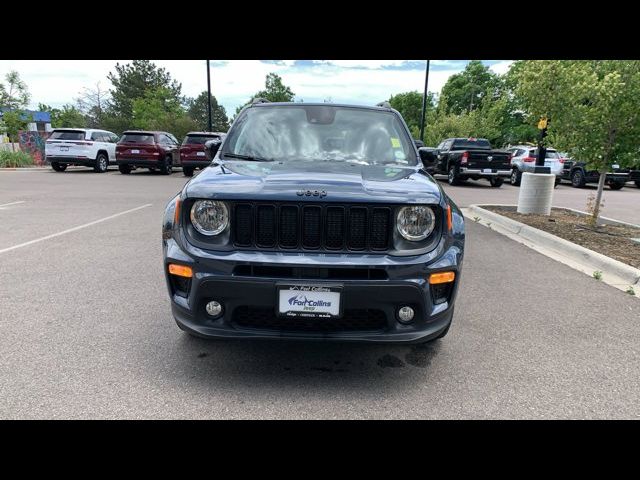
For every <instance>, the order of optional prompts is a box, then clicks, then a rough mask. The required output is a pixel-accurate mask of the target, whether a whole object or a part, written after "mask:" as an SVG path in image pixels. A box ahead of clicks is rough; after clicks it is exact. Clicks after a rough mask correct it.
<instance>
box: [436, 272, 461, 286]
mask: <svg viewBox="0 0 640 480" xmlns="http://www.w3.org/2000/svg"><path fill="white" fill-rule="evenodd" d="M455 279H456V272H440V273H432V274H431V276H430V277H429V283H430V284H431V285H436V284H438V283H451V282H453V281H454V280H455Z"/></svg>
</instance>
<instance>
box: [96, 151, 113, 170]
mask: <svg viewBox="0 0 640 480" xmlns="http://www.w3.org/2000/svg"><path fill="white" fill-rule="evenodd" d="M108 168H109V159H108V158H107V156H106V155H105V154H104V153H99V154H98V156H97V157H96V164H95V166H94V167H93V170H94V171H95V172H98V173H104V172H106V171H107V169H108Z"/></svg>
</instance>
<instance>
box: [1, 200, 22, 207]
mask: <svg viewBox="0 0 640 480" xmlns="http://www.w3.org/2000/svg"><path fill="white" fill-rule="evenodd" d="M19 203H24V200H20V201H18V202H11V203H3V204H2V205H0V208H2V207H8V206H9V205H17V204H19Z"/></svg>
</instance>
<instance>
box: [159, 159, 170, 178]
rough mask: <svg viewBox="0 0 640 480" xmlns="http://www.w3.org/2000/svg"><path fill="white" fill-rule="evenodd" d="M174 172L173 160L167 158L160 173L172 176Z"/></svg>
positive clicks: (161, 166)
mask: <svg viewBox="0 0 640 480" xmlns="http://www.w3.org/2000/svg"><path fill="white" fill-rule="evenodd" d="M172 171H173V167H172V165H171V158H170V157H166V158H165V159H164V161H163V162H162V164H161V165H160V173H161V174H162V175H171V172H172Z"/></svg>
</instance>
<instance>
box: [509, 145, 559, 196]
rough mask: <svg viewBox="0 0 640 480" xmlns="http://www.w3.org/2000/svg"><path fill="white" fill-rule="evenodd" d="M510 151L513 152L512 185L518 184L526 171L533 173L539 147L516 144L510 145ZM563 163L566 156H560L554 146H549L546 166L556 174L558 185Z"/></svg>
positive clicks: (545, 160) (545, 161)
mask: <svg viewBox="0 0 640 480" xmlns="http://www.w3.org/2000/svg"><path fill="white" fill-rule="evenodd" d="M508 151H509V152H510V153H511V178H510V179H509V181H510V183H511V185H514V186H518V185H520V181H521V180H522V174H523V173H524V172H529V173H533V171H534V169H535V166H536V160H537V159H538V149H537V148H536V147H535V146H531V145H515V146H513V147H509V149H508ZM563 164H564V158H562V157H560V154H559V153H558V152H557V151H556V150H554V149H553V148H547V153H546V155H545V159H544V166H545V167H549V168H550V170H551V173H553V174H554V175H555V176H556V184H555V186H556V187H557V186H558V185H559V184H560V180H561V178H562V167H563Z"/></svg>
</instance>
